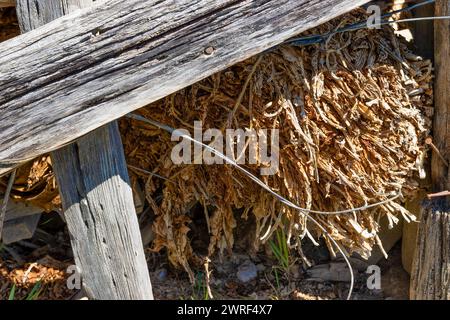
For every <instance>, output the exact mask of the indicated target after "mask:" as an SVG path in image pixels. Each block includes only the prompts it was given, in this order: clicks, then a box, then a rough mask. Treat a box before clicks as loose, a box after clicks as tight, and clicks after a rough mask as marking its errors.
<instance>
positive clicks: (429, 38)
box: [402, 4, 434, 274]
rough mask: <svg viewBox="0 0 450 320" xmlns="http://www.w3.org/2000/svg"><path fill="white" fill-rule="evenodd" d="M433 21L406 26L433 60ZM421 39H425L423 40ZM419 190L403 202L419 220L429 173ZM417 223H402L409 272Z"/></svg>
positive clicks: (417, 14) (419, 13) (425, 12)
mask: <svg viewBox="0 0 450 320" xmlns="http://www.w3.org/2000/svg"><path fill="white" fill-rule="evenodd" d="M433 15H434V5H433V4H430V5H426V6H423V7H419V8H416V9H415V10H414V11H413V16H414V18H423V17H432V16H433ZM433 25H434V22H433V21H432V20H427V21H417V22H415V23H411V24H410V25H409V26H408V27H410V28H411V31H412V34H413V37H414V39H415V41H414V48H415V50H416V53H417V54H418V55H420V56H421V57H424V58H425V59H430V60H432V61H434V28H433ZM423 39H426V41H424V40H423ZM419 183H420V187H421V189H420V191H419V192H418V194H417V195H416V197H415V198H414V199H410V200H407V201H406V203H405V207H406V209H407V210H408V211H409V212H411V213H413V214H414V215H415V216H416V217H417V220H418V221H420V217H421V216H420V212H421V210H422V202H423V199H425V198H426V194H427V192H426V189H427V188H428V187H429V186H430V185H431V174H430V173H429V172H427V177H426V178H425V180H420V181H419ZM418 229H419V223H417V222H413V223H404V224H403V235H402V265H403V268H404V269H405V270H406V271H407V272H408V273H409V274H411V268H412V263H413V260H414V252H415V249H416V244H417V233H418Z"/></svg>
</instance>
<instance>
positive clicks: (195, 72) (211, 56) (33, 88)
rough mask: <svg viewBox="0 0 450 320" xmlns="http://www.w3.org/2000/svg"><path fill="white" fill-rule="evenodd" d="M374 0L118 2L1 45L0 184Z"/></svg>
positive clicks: (99, 5)
mask: <svg viewBox="0 0 450 320" xmlns="http://www.w3.org/2000/svg"><path fill="white" fill-rule="evenodd" d="M366 2H368V0H321V1H319V0H296V1H292V0H178V1H173V0H130V1H122V0H110V1H106V2H100V3H99V4H98V5H96V6H94V7H93V8H90V9H85V10H82V11H79V12H78V13H74V14H71V15H69V16H66V17H63V18H60V19H57V20H56V21H54V22H52V23H50V24H48V25H46V26H44V27H41V28H39V29H37V30H34V31H32V32H30V33H27V34H24V35H22V36H19V37H17V38H15V39H11V40H8V41H6V42H4V43H2V47H1V48H0V141H2V143H1V144H0V174H2V173H5V172H6V171H8V170H10V169H11V168H12V167H14V166H16V165H17V164H18V163H20V162H22V161H25V160H28V159H31V158H34V157H35V156H37V155H40V154H42V153H45V152H48V151H50V150H55V149H58V148H60V147H61V145H63V144H66V143H68V142H70V141H73V140H74V139H76V138H79V137H80V136H82V135H84V134H86V133H88V132H90V131H92V130H94V129H96V128H98V127H100V126H102V125H104V124H106V123H108V122H110V121H112V120H115V119H117V118H120V117H122V116H123V115H125V114H127V113H129V112H130V111H133V110H135V109H138V108H141V107H143V106H145V105H147V104H149V103H151V102H153V101H156V100H158V99H160V98H162V97H164V96H167V95H169V94H171V93H173V92H175V91H177V90H179V89H181V88H183V87H186V86H188V85H191V84H193V83H195V82H197V81H199V80H201V79H203V78H205V77H207V76H209V75H211V74H213V73H215V72H217V71H219V70H222V69H225V68H227V67H228V66H230V65H233V64H235V63H237V62H239V61H242V60H244V59H246V58H249V57H251V56H253V55H255V54H257V53H260V52H262V51H264V50H266V49H268V48H271V47H273V46H275V45H277V44H279V43H281V42H283V41H285V40H286V39H288V38H290V37H292V36H294V35H297V34H298V33H300V32H302V31H304V30H307V29H309V28H312V27H315V26H317V25H320V24H322V23H324V22H326V21H328V20H330V19H332V18H334V17H337V16H339V15H341V14H343V13H346V12H348V11H350V10H352V9H353V8H355V7H358V6H360V5H362V4H364V3H366Z"/></svg>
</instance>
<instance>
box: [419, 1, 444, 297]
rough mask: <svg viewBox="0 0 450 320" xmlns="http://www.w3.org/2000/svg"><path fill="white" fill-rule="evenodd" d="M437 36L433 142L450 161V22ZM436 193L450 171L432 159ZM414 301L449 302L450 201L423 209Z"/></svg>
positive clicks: (439, 26) (438, 27) (440, 11)
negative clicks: (449, 91) (449, 92)
mask: <svg viewBox="0 0 450 320" xmlns="http://www.w3.org/2000/svg"><path fill="white" fill-rule="evenodd" d="M435 8H436V13H435V15H436V16H444V15H450V0H441V1H436V3H435ZM434 29H435V30H434V34H435V66H436V81H435V121H434V133H433V138H434V141H435V144H436V147H437V148H438V149H439V150H441V153H442V156H443V157H444V159H445V160H446V161H447V163H448V161H449V157H450V152H449V150H450V95H449V94H448V90H449V88H450V21H449V20H437V21H436V22H435V25H434ZM431 174H432V176H431V178H432V182H433V189H434V191H444V190H450V168H448V167H447V166H446V165H445V164H444V162H443V161H442V159H440V157H439V156H438V155H436V154H433V157H432V171H431ZM410 296H411V298H412V299H420V300H422V299H425V300H450V200H449V199H448V197H447V198H443V199H439V200H434V201H432V203H431V204H430V205H428V206H426V207H424V208H423V209H422V218H421V224H420V226H419V233H418V241H417V247H416V252H415V256H414V262H413V267H412V272H411V287H410Z"/></svg>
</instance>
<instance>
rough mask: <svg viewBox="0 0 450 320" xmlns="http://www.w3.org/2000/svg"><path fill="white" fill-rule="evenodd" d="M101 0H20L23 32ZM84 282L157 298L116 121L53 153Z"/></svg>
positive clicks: (102, 295) (124, 295)
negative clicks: (150, 275) (153, 289)
mask: <svg viewBox="0 0 450 320" xmlns="http://www.w3.org/2000/svg"><path fill="white" fill-rule="evenodd" d="M94 1H95V0H18V2H17V13H18V18H19V22H20V25H21V29H22V31H23V32H26V31H29V30H31V29H33V28H36V27H39V26H41V25H44V24H46V23H47V22H49V21H51V20H53V19H56V18H57V17H59V16H62V15H64V14H66V13H69V12H71V11H74V10H76V9H79V8H82V7H87V6H91V5H93V4H94ZM52 159H53V168H54V170H55V174H56V178H57V182H58V186H59V190H60V193H61V199H62V203H63V208H64V216H65V220H66V222H67V226H68V229H69V232H70V235H71V244H72V249H73V252H74V257H75V261H76V263H77V266H78V267H79V268H80V269H81V274H82V277H83V287H84V290H85V291H86V292H87V294H88V295H89V296H90V298H94V299H152V298H153V294H152V288H151V284H150V278H149V273H148V269H147V263H146V260H145V256H144V250H143V247H142V243H141V237H140V231H139V224H138V221H137V217H136V212H135V209H134V203H133V195H132V190H131V187H130V182H129V178H128V172H127V167H126V162H125V156H124V153H123V146H122V142H121V139H120V133H119V130H118V126H117V123H116V122H113V123H111V124H108V125H106V126H104V127H101V128H99V129H97V130H95V131H93V132H91V133H90V134H88V135H86V136H85V137H83V138H82V139H79V140H78V141H76V142H75V143H73V144H71V145H69V146H67V147H64V148H62V149H59V150H57V151H54V152H53V153H52Z"/></svg>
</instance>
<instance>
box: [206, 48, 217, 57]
mask: <svg viewBox="0 0 450 320" xmlns="http://www.w3.org/2000/svg"><path fill="white" fill-rule="evenodd" d="M214 51H215V49H214V47H211V46H209V47H208V48H206V49H205V54H206V55H208V56H209V55H212V54H213V53H214Z"/></svg>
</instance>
